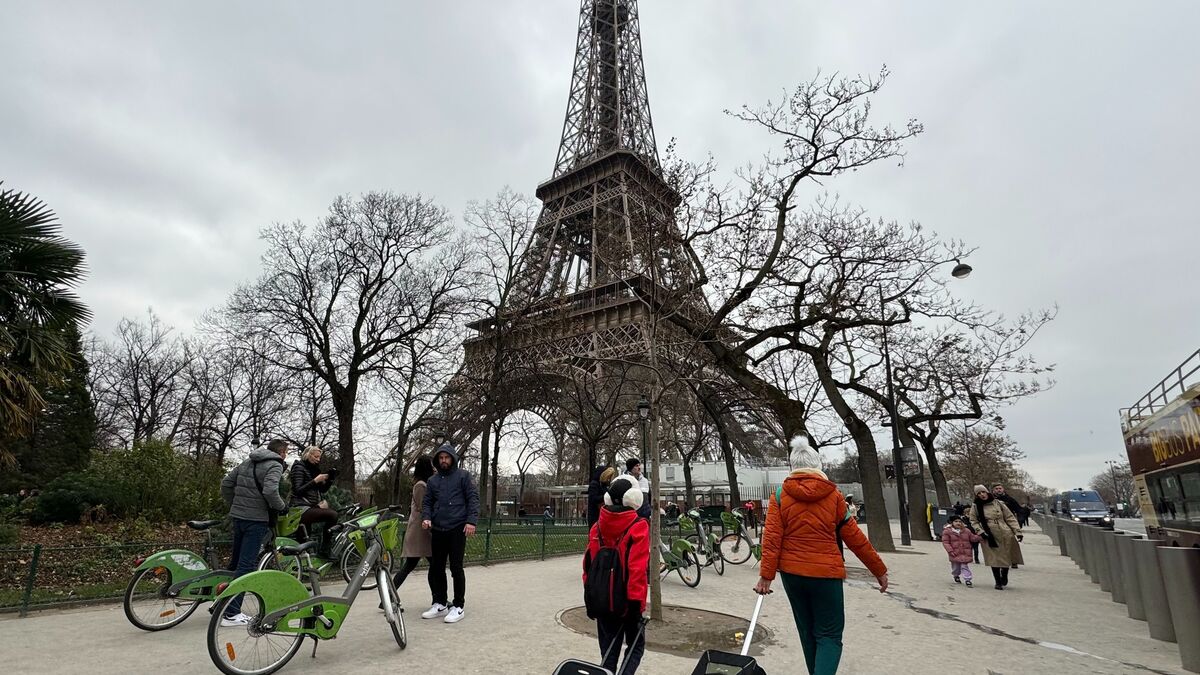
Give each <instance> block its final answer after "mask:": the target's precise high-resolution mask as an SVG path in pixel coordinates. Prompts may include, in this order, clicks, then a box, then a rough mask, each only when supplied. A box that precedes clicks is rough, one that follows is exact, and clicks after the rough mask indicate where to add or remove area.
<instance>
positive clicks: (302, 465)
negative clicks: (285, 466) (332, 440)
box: [291, 459, 330, 507]
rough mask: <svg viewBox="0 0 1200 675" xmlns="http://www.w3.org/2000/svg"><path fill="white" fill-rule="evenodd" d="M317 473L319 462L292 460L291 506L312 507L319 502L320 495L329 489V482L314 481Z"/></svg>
mask: <svg viewBox="0 0 1200 675" xmlns="http://www.w3.org/2000/svg"><path fill="white" fill-rule="evenodd" d="M319 475H321V466H320V465H319V464H309V463H308V462H306V461H304V460H302V459H298V460H296V461H295V462H292V475H291V478H292V506H303V507H312V506H317V505H318V504H320V503H321V496H322V495H324V494H325V493H326V492H328V491H329V487H330V482H329V481H328V480H327V481H325V482H324V483H317V482H315V481H314V480H313V479H314V478H316V477H317V476H319Z"/></svg>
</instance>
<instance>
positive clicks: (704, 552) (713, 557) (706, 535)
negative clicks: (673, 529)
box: [679, 509, 725, 575]
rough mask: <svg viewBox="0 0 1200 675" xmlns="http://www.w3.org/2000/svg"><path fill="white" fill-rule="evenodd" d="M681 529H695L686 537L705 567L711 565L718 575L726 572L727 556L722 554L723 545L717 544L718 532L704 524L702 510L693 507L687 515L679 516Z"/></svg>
mask: <svg viewBox="0 0 1200 675" xmlns="http://www.w3.org/2000/svg"><path fill="white" fill-rule="evenodd" d="M679 527H680V529H682V530H684V531H687V530H694V532H693V533H692V534H689V535H687V536H686V537H684V539H686V540H687V541H688V542H690V543H691V544H692V547H693V548H694V549H695V552H696V558H697V560H699V562H700V564H701V565H703V566H704V567H709V566H711V567H712V568H713V569H715V570H716V571H717V574H718V575H723V574H725V558H724V557H723V556H722V555H721V547H720V546H719V545H718V544H717V539H718V537H717V534H716V533H715V532H713V531H712V530H710V529H708V528H707V527H705V525H704V521H703V520H702V519H701V518H700V512H699V511H697V510H696V509H692V510H690V511H688V512H687V515H686V516H680V517H679Z"/></svg>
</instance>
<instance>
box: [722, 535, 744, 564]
mask: <svg viewBox="0 0 1200 675" xmlns="http://www.w3.org/2000/svg"><path fill="white" fill-rule="evenodd" d="M718 543H719V545H720V549H721V557H722V558H724V559H725V562H728V563H729V564H731V565H741V564H742V563H744V562H746V561H747V560H749V559H750V553H751V551H750V540H749V539H747V538H746V537H745V536H743V535H742V534H740V533H737V532H731V533H729V534H727V535H725V536H724V537H721V541H720V542H718Z"/></svg>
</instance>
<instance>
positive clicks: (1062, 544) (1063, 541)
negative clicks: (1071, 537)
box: [1050, 523, 1068, 556]
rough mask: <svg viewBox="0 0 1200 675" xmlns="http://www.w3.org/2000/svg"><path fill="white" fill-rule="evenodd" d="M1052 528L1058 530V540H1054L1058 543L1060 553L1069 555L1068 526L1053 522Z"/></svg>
mask: <svg viewBox="0 0 1200 675" xmlns="http://www.w3.org/2000/svg"><path fill="white" fill-rule="evenodd" d="M1050 528H1051V529H1053V530H1054V531H1055V532H1058V537H1057V541H1055V542H1054V543H1056V544H1058V554H1059V555H1063V556H1065V555H1068V553H1067V532H1066V528H1064V527H1063V524H1062V523H1051V524H1050Z"/></svg>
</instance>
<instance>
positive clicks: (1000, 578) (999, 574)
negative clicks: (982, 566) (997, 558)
mask: <svg viewBox="0 0 1200 675" xmlns="http://www.w3.org/2000/svg"><path fill="white" fill-rule="evenodd" d="M992 577H993V578H994V579H995V580H996V583H998V584H1000V585H1001V586H1007V585H1008V568H1007V567H993V568H992Z"/></svg>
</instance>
